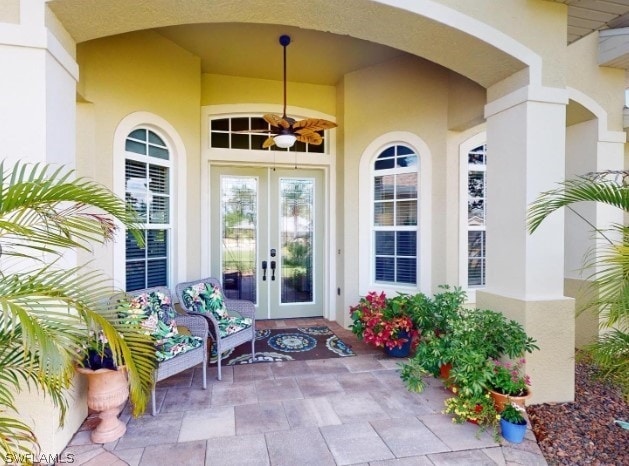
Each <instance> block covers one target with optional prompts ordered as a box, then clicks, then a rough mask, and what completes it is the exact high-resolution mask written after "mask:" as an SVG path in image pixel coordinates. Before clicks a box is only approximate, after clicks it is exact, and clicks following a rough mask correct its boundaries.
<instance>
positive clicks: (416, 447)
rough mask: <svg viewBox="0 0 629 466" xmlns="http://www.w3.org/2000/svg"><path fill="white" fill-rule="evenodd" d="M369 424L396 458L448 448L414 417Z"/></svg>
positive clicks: (383, 420) (446, 449) (447, 449)
mask: <svg viewBox="0 0 629 466" xmlns="http://www.w3.org/2000/svg"><path fill="white" fill-rule="evenodd" d="M371 425H372V427H373V428H374V429H375V430H376V432H377V433H378V435H380V437H381V438H382V440H384V442H385V443H386V444H387V446H388V447H389V449H390V450H391V451H392V452H393V454H394V455H395V456H397V457H398V458H400V457H404V456H419V455H427V454H429V453H437V452H442V451H449V450H450V449H449V448H448V446H447V445H446V444H444V443H443V442H442V441H441V440H439V438H437V436H436V435H435V434H433V433H432V432H431V431H430V430H429V429H428V428H427V427H426V426H425V425H424V424H422V423H421V422H419V421H418V420H417V418H414V417H403V418H398V419H382V420H379V421H372V422H371Z"/></svg>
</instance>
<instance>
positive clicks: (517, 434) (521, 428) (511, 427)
mask: <svg viewBox="0 0 629 466" xmlns="http://www.w3.org/2000/svg"><path fill="white" fill-rule="evenodd" d="M500 428H501V429H502V436H503V437H504V438H505V439H506V440H508V441H509V442H512V443H522V440H524V434H526V423H524V424H514V423H512V422H509V421H505V420H504V419H500Z"/></svg>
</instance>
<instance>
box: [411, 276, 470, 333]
mask: <svg viewBox="0 0 629 466" xmlns="http://www.w3.org/2000/svg"><path fill="white" fill-rule="evenodd" d="M439 289H440V290H442V291H440V292H439V293H436V294H435V295H434V296H433V297H432V298H429V297H428V296H426V295H425V294H423V293H417V294H414V295H408V294H402V295H401V296H402V297H403V300H404V301H405V303H406V305H407V307H408V312H409V314H410V315H411V318H412V319H413V323H414V324H415V327H416V328H418V329H421V332H422V334H424V335H426V334H428V333H444V332H447V331H448V330H449V326H450V324H451V322H453V321H454V320H455V319H456V318H457V316H458V313H459V312H460V310H461V307H462V306H463V303H464V302H465V299H466V297H467V296H466V294H465V291H463V290H462V289H461V288H460V287H455V288H452V289H451V288H450V286H449V285H440V286H439Z"/></svg>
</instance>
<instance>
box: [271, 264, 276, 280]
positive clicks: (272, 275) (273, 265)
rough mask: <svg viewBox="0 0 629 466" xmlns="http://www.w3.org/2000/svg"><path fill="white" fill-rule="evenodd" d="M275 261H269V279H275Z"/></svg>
mask: <svg viewBox="0 0 629 466" xmlns="http://www.w3.org/2000/svg"><path fill="white" fill-rule="evenodd" d="M276 266H277V263H276V262H275V261H271V280H275V268H276Z"/></svg>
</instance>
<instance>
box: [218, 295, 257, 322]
mask: <svg viewBox="0 0 629 466" xmlns="http://www.w3.org/2000/svg"><path fill="white" fill-rule="evenodd" d="M224 302H225V307H226V308H227V310H228V311H234V312H237V313H238V314H240V315H241V316H243V317H249V318H251V319H255V318H256V307H255V305H254V304H253V303H252V302H251V301H247V300H244V299H227V298H226V299H225V300H224Z"/></svg>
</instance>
